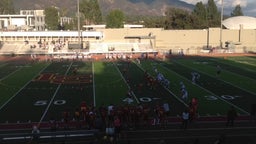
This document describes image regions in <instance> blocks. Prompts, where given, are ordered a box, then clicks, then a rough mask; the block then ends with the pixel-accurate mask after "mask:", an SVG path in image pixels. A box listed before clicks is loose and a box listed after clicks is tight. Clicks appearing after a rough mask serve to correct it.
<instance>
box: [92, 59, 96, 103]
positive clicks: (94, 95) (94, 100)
mask: <svg viewBox="0 0 256 144" xmlns="http://www.w3.org/2000/svg"><path fill="white" fill-rule="evenodd" d="M92 83H93V105H94V106H95V107H96V90H95V82H94V63H93V62H92Z"/></svg>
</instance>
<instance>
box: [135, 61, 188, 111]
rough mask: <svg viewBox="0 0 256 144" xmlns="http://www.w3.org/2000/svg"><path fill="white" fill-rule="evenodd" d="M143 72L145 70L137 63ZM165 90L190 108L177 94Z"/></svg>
mask: <svg viewBox="0 0 256 144" xmlns="http://www.w3.org/2000/svg"><path fill="white" fill-rule="evenodd" d="M135 64H136V65H137V66H138V67H139V68H140V69H141V70H142V71H144V70H143V68H142V67H141V66H140V65H138V64H137V63H135ZM164 89H165V90H167V91H168V92H169V93H170V94H171V95H173V96H174V97H175V98H176V99H177V100H178V101H179V102H181V103H182V104H184V105H185V106H186V107H188V104H186V103H185V102H184V101H183V100H181V99H180V98H179V97H178V96H177V95H176V94H174V93H173V92H172V91H171V90H169V89H168V88H166V87H164Z"/></svg>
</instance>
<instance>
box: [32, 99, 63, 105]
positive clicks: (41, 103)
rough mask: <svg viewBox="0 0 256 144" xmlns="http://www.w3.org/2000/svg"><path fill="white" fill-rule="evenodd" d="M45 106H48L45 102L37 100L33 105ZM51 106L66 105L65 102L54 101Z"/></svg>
mask: <svg viewBox="0 0 256 144" xmlns="http://www.w3.org/2000/svg"><path fill="white" fill-rule="evenodd" d="M47 104H48V101H47V100H39V101H36V102H35V103H34V106H44V105H47ZM53 104H54V105H64V104H66V101H65V100H55V101H53Z"/></svg>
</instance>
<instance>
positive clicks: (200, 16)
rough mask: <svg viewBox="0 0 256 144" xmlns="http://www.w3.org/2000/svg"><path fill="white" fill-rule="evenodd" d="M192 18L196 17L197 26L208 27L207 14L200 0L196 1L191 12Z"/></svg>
mask: <svg viewBox="0 0 256 144" xmlns="http://www.w3.org/2000/svg"><path fill="white" fill-rule="evenodd" d="M192 15H193V17H194V19H197V23H198V25H197V26H196V27H197V28H207V27H208V14H207V10H206V7H205V5H204V4H203V3H202V2H198V3H197V4H196V5H195V8H194V10H193V12H192Z"/></svg>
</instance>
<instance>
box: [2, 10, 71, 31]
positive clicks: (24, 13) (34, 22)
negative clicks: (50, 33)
mask: <svg viewBox="0 0 256 144" xmlns="http://www.w3.org/2000/svg"><path fill="white" fill-rule="evenodd" d="M71 21H72V18H69V17H61V18H60V23H61V24H64V23H70V22H71ZM0 30H7V31H17V30H20V31H29V30H36V31H44V30H45V14H44V10H20V14H19V15H0Z"/></svg>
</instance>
